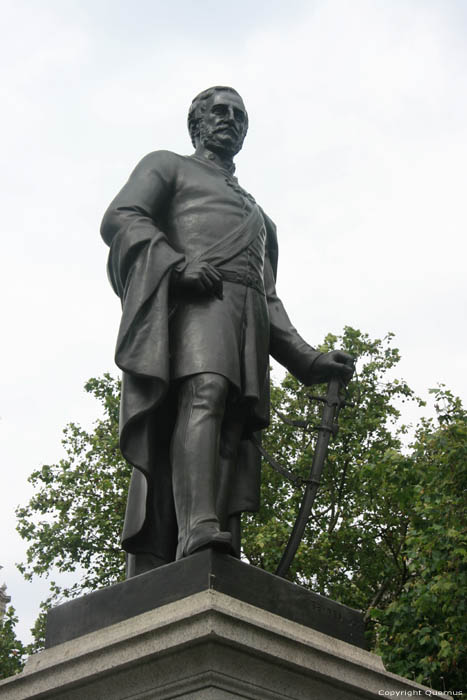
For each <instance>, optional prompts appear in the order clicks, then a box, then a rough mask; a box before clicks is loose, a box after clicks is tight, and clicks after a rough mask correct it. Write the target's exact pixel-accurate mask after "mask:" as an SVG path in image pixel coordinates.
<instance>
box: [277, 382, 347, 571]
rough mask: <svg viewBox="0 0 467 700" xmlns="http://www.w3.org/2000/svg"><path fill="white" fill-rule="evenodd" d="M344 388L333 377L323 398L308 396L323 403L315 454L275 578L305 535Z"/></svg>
mask: <svg viewBox="0 0 467 700" xmlns="http://www.w3.org/2000/svg"><path fill="white" fill-rule="evenodd" d="M344 386H345V383H344V382H343V380H342V379H338V378H337V377H333V378H332V379H331V380H330V381H329V383H328V390H327V393H326V396H325V397H324V396H312V397H311V398H313V399H317V400H318V401H322V402H323V404H324V406H323V413H322V416H321V423H320V424H319V426H318V427H317V428H316V430H317V431H318V437H317V440H316V447H315V452H314V454H313V461H312V463H311V469H310V477H309V478H308V479H304V480H303V483H305V484H306V487H305V492H304V494H303V499H302V503H301V505H300V510H299V512H298V516H297V520H296V521H295V524H294V526H293V530H292V533H291V535H290V538H289V541H288V543H287V547H286V548H285V551H284V554H283V555H282V559H281V561H280V563H279V566H278V567H277V570H276V576H282V577H283V578H285V576H286V575H287V572H288V570H289V568H290V565H291V563H292V561H293V559H294V557H295V554H296V552H297V549H298V547H299V545H300V542H301V541H302V537H303V533H304V532H305V527H306V525H307V522H308V519H309V517H310V514H311V509H312V508H313V503H314V501H315V498H316V494H317V491H318V487H319V483H320V480H321V474H322V471H323V467H324V463H325V461H326V455H327V451H328V445H329V439H330V437H331V435H336V434H337V430H338V424H337V418H338V415H339V411H340V409H341V408H342V406H343V405H344V404H345V400H344V398H343V396H342V390H343V388H344Z"/></svg>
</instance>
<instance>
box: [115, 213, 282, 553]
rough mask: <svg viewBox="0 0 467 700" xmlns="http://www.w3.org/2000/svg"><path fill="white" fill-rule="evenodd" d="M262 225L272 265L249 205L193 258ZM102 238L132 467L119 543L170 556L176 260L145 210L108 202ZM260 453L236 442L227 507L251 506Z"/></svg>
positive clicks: (124, 439) (245, 238) (233, 247)
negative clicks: (118, 306)
mask: <svg viewBox="0 0 467 700" xmlns="http://www.w3.org/2000/svg"><path fill="white" fill-rule="evenodd" d="M265 225H266V231H267V238H268V242H269V245H268V249H269V255H270V258H271V261H272V264H273V266H274V268H275V264H276V261H277V243H276V238H275V228H274V225H273V224H272V222H270V221H269V220H268V219H267V217H263V215H262V214H261V213H260V211H259V209H258V208H257V207H256V206H255V207H253V209H252V212H251V214H250V215H249V216H248V217H247V218H246V219H245V220H244V221H243V222H242V224H241V225H240V226H238V227H236V229H234V230H232V231H229V232H227V233H226V234H225V235H224V236H223V237H222V239H221V240H219V241H218V243H217V244H216V245H215V246H212V248H211V249H208V250H205V251H203V253H202V254H201V256H200V258H202V259H203V260H207V261H209V262H211V263H212V264H214V265H219V264H220V263H221V262H226V261H227V260H229V259H232V258H233V257H235V256H236V255H238V254H239V253H241V252H242V250H244V249H245V248H247V247H248V245H249V244H250V243H251V241H252V240H253V239H254V238H255V236H256V235H258V231H259V228H260V227H262V226H265ZM102 233H103V237H104V239H105V240H106V241H107V242H109V241H111V245H110V253H109V262H108V274H109V278H110V281H111V284H112V287H113V289H114V291H115V292H116V293H117V294H118V295H119V296H120V298H121V300H122V307H123V311H122V319H121V324H120V329H119V334H118V339H117V347H116V355H115V361H116V364H117V365H118V366H119V367H120V369H121V370H122V372H123V376H122V397H121V406H120V447H121V451H122V454H123V456H124V457H125V459H126V460H127V461H128V462H130V464H132V465H133V467H135V468H134V469H133V474H132V479H131V484H130V490H129V495H128V503H127V511H126V515H125V524H124V530H123V535H122V545H123V547H124V549H125V550H126V551H128V552H131V553H138V552H150V553H152V554H154V555H155V556H157V557H159V558H161V559H163V560H165V561H171V560H173V559H174V558H175V549H176V541H177V526H176V519H175V512H174V508H173V497H172V490H171V488H172V487H171V475H170V463H169V444H170V435H168V434H167V433H168V432H169V430H170V428H169V427H168V421H167V414H168V413H169V412H170V408H169V405H168V404H169V402H170V394H169V388H170V347H169V304H170V300H169V282H170V271H171V270H172V269H173V268H174V267H175V266H176V265H178V264H179V263H182V262H183V261H184V256H183V255H182V254H180V253H178V252H176V251H175V250H174V249H173V248H172V247H171V246H170V245H169V243H168V241H167V238H166V236H165V235H164V234H163V233H162V231H160V230H159V229H158V228H157V227H156V226H155V224H154V221H153V220H152V218H151V217H149V216H148V214H147V212H145V211H143V210H138V208H136V207H132V208H116V209H113V210H112V211H110V212H109V214H108V215H106V217H105V219H104V223H103V230H102ZM259 485H260V456H259V454H258V453H257V452H256V450H255V449H254V448H253V446H252V444H251V442H250V441H249V440H243V441H242V445H241V448H240V455H239V463H238V470H237V478H236V485H235V489H234V493H233V495H232V501H231V512H232V513H234V512H241V511H244V510H249V511H255V510H257V509H258V507H259Z"/></svg>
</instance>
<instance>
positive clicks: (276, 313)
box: [264, 217, 354, 385]
mask: <svg viewBox="0 0 467 700" xmlns="http://www.w3.org/2000/svg"><path fill="white" fill-rule="evenodd" d="M265 219H266V227H267V229H268V233H269V239H270V243H269V250H270V254H268V255H266V259H265V267H264V285H265V291H266V297H267V301H268V310H269V326H270V341H269V352H270V354H271V356H272V357H273V358H274V359H275V360H277V361H278V362H279V363H280V364H281V365H283V366H284V367H286V368H287V369H288V370H289V372H291V373H292V374H293V375H294V376H295V377H296V378H297V379H298V380H299V381H301V382H303V383H304V384H306V385H310V384H317V383H320V382H325V381H328V380H329V379H331V377H333V376H338V377H341V378H342V379H343V380H345V381H348V380H349V379H350V377H351V376H352V373H353V371H354V360H353V358H352V357H351V356H350V355H348V354H347V353H345V352H342V351H340V350H333V351H331V352H328V353H322V352H319V350H316V349H315V348H313V347H312V346H311V345H309V344H308V343H307V342H306V341H305V340H304V339H303V338H302V337H301V335H300V334H299V333H298V331H297V330H296V329H295V327H294V326H293V325H292V322H291V321H290V319H289V316H288V314H287V312H286V310H285V308H284V305H283V304H282V301H281V300H280V299H279V297H278V296H277V292H276V283H275V275H274V272H273V265H274V267H275V261H276V260H277V257H276V256H277V240H276V238H275V227H274V224H272V222H271V220H270V219H268V218H267V217H265ZM271 237H272V239H273V241H272V250H271Z"/></svg>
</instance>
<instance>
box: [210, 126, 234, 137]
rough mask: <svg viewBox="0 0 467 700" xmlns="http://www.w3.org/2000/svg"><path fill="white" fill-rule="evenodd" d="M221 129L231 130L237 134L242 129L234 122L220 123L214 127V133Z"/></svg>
mask: <svg viewBox="0 0 467 700" xmlns="http://www.w3.org/2000/svg"><path fill="white" fill-rule="evenodd" d="M219 131H231V132H232V133H233V134H235V136H239V135H240V131H239V130H238V129H237V127H236V126H233V125H232V124H227V123H225V124H219V126H216V128H215V129H213V133H214V134H217V133H219Z"/></svg>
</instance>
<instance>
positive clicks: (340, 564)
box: [244, 328, 421, 617]
mask: <svg viewBox="0 0 467 700" xmlns="http://www.w3.org/2000/svg"><path fill="white" fill-rule="evenodd" d="M391 341H392V336H391V335H389V336H387V337H386V338H385V339H383V340H374V341H372V340H370V339H369V338H368V336H367V335H365V334H362V333H360V332H359V331H356V330H354V329H352V328H346V329H345V330H344V334H343V336H342V337H339V338H338V337H336V336H333V335H328V336H327V338H326V340H325V343H324V344H323V346H322V347H321V348H320V349H321V350H323V351H328V350H332V349H334V348H336V347H340V348H342V349H343V350H346V351H348V352H350V353H351V354H353V355H355V356H356V357H358V358H359V362H358V367H359V370H358V371H359V376H358V379H355V380H354V381H353V382H352V383H351V385H350V387H349V397H348V400H349V402H350V405H348V406H347V407H345V408H344V409H343V410H342V412H341V414H340V417H339V425H340V429H339V433H338V436H337V438H336V439H334V440H333V441H332V442H331V444H330V447H329V454H328V459H327V464H326V468H325V470H324V472H323V476H322V482H321V486H320V489H319V491H318V496H317V499H316V501H315V506H314V512H313V517H312V518H311V520H310V522H309V524H308V526H307V529H306V531H305V535H304V539H303V542H302V545H301V546H300V548H299V551H298V552H297V556H296V558H295V560H294V562H293V565H292V567H291V571H290V575H289V577H290V578H291V579H292V580H295V581H297V582H300V583H301V584H302V585H305V586H308V587H310V588H311V589H313V590H315V591H317V592H318V593H321V594H325V595H328V596H330V597H331V598H333V599H335V600H339V601H341V602H343V603H345V604H347V605H350V606H352V607H354V608H358V609H361V610H364V611H365V612H366V613H367V617H369V612H370V610H371V608H372V607H373V606H375V605H384V604H387V603H388V602H390V601H391V600H392V599H393V598H394V597H395V596H397V595H398V593H399V592H400V590H401V589H402V587H403V585H404V584H405V582H406V580H407V577H408V575H409V574H408V571H407V566H406V563H405V560H404V556H403V546H404V543H405V537H406V532H407V527H408V511H409V509H410V504H411V502H412V491H413V489H414V487H415V484H416V480H415V475H414V473H413V471H412V468H411V463H410V460H409V459H408V458H407V457H405V456H404V454H403V452H402V450H401V447H402V445H401V441H402V438H403V436H404V434H405V432H406V428H405V427H404V426H402V425H399V422H398V421H399V418H400V411H399V409H398V407H397V406H398V404H400V402H401V401H416V402H418V403H419V404H420V403H421V402H420V401H419V400H418V399H416V397H415V396H414V395H413V392H412V391H411V389H410V388H409V387H408V385H407V384H406V383H405V382H403V381H400V380H398V379H392V380H388V379H387V378H386V377H387V373H388V372H389V371H390V370H392V369H393V367H394V366H395V365H396V364H397V362H398V361H399V353H398V351H397V350H396V349H394V348H392V347H391ZM323 392H325V387H321V392H319V389H318V388H316V389H315V388H313V394H317V393H321V394H322V393H323ZM310 393H311V392H310V390H309V389H306V388H305V387H303V386H301V385H300V384H299V383H298V382H297V381H296V380H295V379H294V378H293V377H291V376H290V375H287V376H286V378H285V379H284V381H283V382H282V384H281V386H280V387H276V388H275V389H274V391H273V402H272V404H273V413H272V422H271V426H270V429H269V430H268V431H267V433H266V434H265V440H264V444H265V447H266V449H267V450H268V451H269V452H270V453H271V454H273V455H274V456H275V458H276V459H277V461H279V462H281V463H283V464H286V465H288V466H289V467H292V468H293V470H294V471H295V472H296V473H297V474H300V475H301V476H303V477H306V476H308V474H309V470H310V465H311V461H312V455H313V446H314V440H315V434H316V432H315V431H314V430H313V426H315V425H317V424H318V423H319V417H320V412H321V407H320V404H319V403H318V402H314V401H310V399H309V395H310ZM284 418H285V419H286V420H285V421H284ZM290 418H292V419H294V420H292V421H290ZM291 422H292V423H294V424H293V425H291ZM297 424H298V425H299V426H300V427H298V425H297ZM301 496H302V490H301V489H300V490H297V489H294V488H292V487H291V485H290V484H289V483H287V482H284V479H283V477H281V476H280V475H278V474H277V473H276V472H274V471H273V470H272V469H271V468H270V467H269V466H268V465H267V464H266V465H265V466H264V469H263V484H262V505H261V510H260V512H259V514H258V515H255V516H254V517H253V518H250V517H249V518H247V519H246V522H245V527H244V534H245V540H244V551H245V555H246V556H247V558H248V559H249V561H251V562H252V563H254V564H256V565H257V566H261V567H263V568H265V569H267V570H269V571H274V570H275V568H276V566H277V564H278V563H279V560H280V556H281V554H282V552H283V550H284V547H285V545H286V543H287V540H288V537H289V534H290V531H291V528H292V525H293V522H294V520H295V518H296V515H297V512H298V508H299V504H300V500H301Z"/></svg>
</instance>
